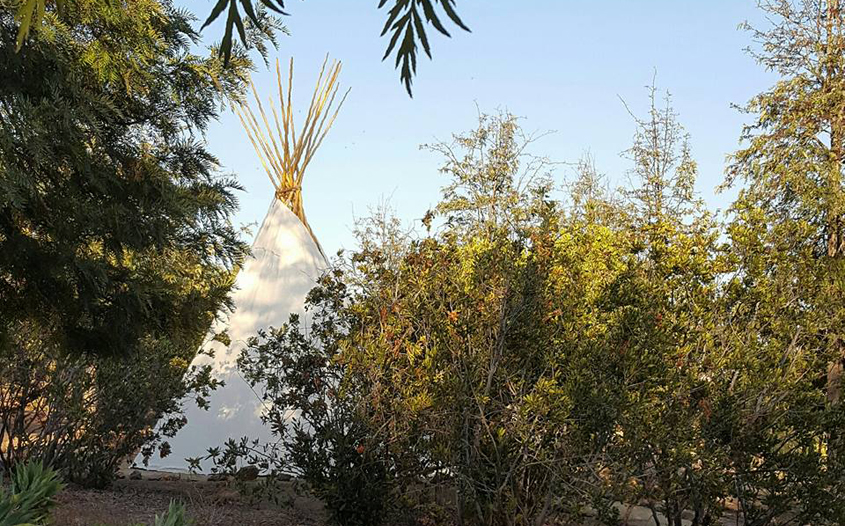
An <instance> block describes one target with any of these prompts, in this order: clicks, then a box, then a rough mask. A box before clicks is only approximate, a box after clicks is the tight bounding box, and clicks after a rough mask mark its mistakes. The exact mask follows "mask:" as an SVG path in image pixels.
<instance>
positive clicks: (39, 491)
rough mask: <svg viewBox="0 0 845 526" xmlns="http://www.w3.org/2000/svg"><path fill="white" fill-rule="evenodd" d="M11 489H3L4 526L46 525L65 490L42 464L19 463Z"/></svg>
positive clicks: (0, 513)
mask: <svg viewBox="0 0 845 526" xmlns="http://www.w3.org/2000/svg"><path fill="white" fill-rule="evenodd" d="M10 482H11V483H10V485H9V489H8V490H6V489H3V488H0V526H25V525H35V524H45V523H46V522H47V520H48V518H49V515H50V510H51V509H52V507H53V506H54V505H55V501H54V500H53V497H54V496H55V495H56V494H57V493H58V492H59V491H61V489H62V483H61V481H60V480H59V477H58V475H57V474H56V473H55V472H54V471H53V470H51V469H49V468H45V467H44V465H43V464H42V463H41V462H28V463H26V464H19V465H18V466H16V467H15V469H14V470H13V471H12V477H11V481H10Z"/></svg>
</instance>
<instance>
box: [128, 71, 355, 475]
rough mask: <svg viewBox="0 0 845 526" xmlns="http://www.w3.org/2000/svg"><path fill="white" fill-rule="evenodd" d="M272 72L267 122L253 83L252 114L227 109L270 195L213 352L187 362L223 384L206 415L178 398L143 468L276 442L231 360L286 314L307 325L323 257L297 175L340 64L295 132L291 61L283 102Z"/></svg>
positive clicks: (179, 464) (323, 78) (318, 134)
mask: <svg viewBox="0 0 845 526" xmlns="http://www.w3.org/2000/svg"><path fill="white" fill-rule="evenodd" d="M276 70H277V75H278V80H279V105H280V107H279V110H277V109H276V107H275V105H274V104H273V103H272V101H271V102H270V106H271V108H272V119H273V120H272V121H271V120H269V119H268V118H267V115H266V112H265V111H264V108H263V107H262V104H261V101H260V99H259V98H258V95H257V94H256V92H255V88H254V86H252V88H253V94H254V95H255V100H256V104H257V107H258V110H259V113H258V117H256V115H255V113H253V112H252V110H251V109H250V108H249V106H247V105H246V104H245V103H243V102H238V103H236V104H235V111H236V113H237V114H238V116H239V117H240V119H241V122H242V124H243V125H244V128H245V129H246V131H247V134H248V135H249V138H250V140H251V141H252V144H253V146H254V147H255V150H256V152H257V153H258V156H259V159H260V160H261V163H262V165H263V166H264V169H265V170H266V171H267V174H268V175H269V176H270V180H271V181H272V182H273V186H274V187H275V190H276V191H275V195H274V197H273V199H272V202H271V204H270V209H269V210H268V212H267V216H266V217H265V218H264V221H263V223H262V224H261V227H260V229H259V230H258V233H257V235H256V237H255V241H254V242H253V246H252V255H251V257H249V258H248V259H247V260H246V262H245V263H244V265H243V267H242V269H241V270H240V272H239V273H238V276H237V278H236V282H235V291H234V293H233V295H232V300H233V304H234V309H233V311H232V312H230V313H223V314H221V315H220V316H219V319H218V321H217V322H216V323H215V326H214V327H212V330H211V331H209V341H208V342H206V343H205V344H204V349H206V350H212V351H214V352H213V356H208V355H207V354H205V353H199V354H198V355H197V357H196V358H195V359H194V361H193V363H192V365H197V366H201V365H207V364H210V365H212V374H213V375H214V377H215V378H217V379H219V380H223V381H224V382H225V386H223V387H221V388H218V389H217V390H216V391H214V392H213V393H212V394H211V397H210V400H209V402H210V407H209V408H208V410H204V409H200V408H198V407H197V406H196V404H195V403H193V402H192V401H191V400H186V401H185V410H186V416H187V419H188V422H187V424H186V425H185V427H183V428H182V429H181V430H180V431H179V432H178V433H177V434H176V436H175V437H173V438H171V439H169V440H168V442H169V443H170V446H171V451H170V454H169V455H167V456H166V457H164V458H161V457H160V456H158V455H154V456H153V457H152V458H150V459H149V464H148V466H147V467H148V468H149V469H154V470H159V471H186V470H187V469H188V463H187V462H186V460H185V459H186V458H199V457H203V456H205V455H206V454H207V451H208V449H209V448H213V447H217V448H221V449H222V447H223V446H224V444H225V442H226V441H227V440H228V439H229V438H233V439H235V440H236V441H237V440H240V439H241V438H242V437H249V438H250V439H259V440H260V441H261V443H262V444H273V443H274V442H275V441H276V440H277V439H276V438H274V437H272V436H271V433H270V431H269V428H267V427H265V426H264V425H263V424H262V422H261V414H262V411H263V406H262V402H261V400H260V396H259V395H260V391H259V390H260V389H261V386H260V385H259V386H256V388H255V390H254V389H253V387H251V386H250V385H249V383H248V382H247V381H246V380H244V379H243V377H242V376H241V375H240V373H239V371H238V369H237V359H238V356H239V355H240V353H241V351H242V350H243V349H244V348H245V347H246V343H247V341H248V340H249V338H252V337H254V336H257V335H258V332H259V330H267V329H269V328H270V327H281V326H282V325H283V324H285V323H288V321H289V318H290V315H291V314H293V313H296V314H299V316H300V322H301V323H307V319H306V317H305V312H304V304H305V297H306V295H307V294H308V292H309V291H310V290H311V289H312V288H313V287H314V285H315V283H316V280H317V278H318V277H319V275H320V273H321V272H322V271H323V270H324V269H325V267H326V260H325V257H324V255H323V252H322V249H321V248H320V246H319V243H318V242H317V239H316V237H315V236H314V233H313V231H312V230H311V228H310V226H309V225H308V222H307V220H306V219H305V213H304V211H303V206H302V194H301V188H302V177H303V175H304V169H305V167H306V166H307V165H308V162H309V161H310V160H311V158H312V156H313V153H314V150H315V149H316V148H317V147H318V146H319V145H320V143H321V142H322V139H323V137H324V136H325V134H326V132H327V131H328V129H329V128H330V127H331V125H332V122H333V121H334V118H335V116H336V115H337V110H338V109H339V108H340V106H341V105H342V103H343V99H341V100H340V103H339V104H338V105H337V107H336V108H335V110H334V113H331V110H332V106H333V103H334V97H335V94H336V92H337V76H338V73H339V71H340V63H338V62H335V63H333V64H332V65H331V66H330V67H329V69H328V71H327V70H326V64H325V63H324V64H323V70H322V71H321V73H320V78H319V80H318V82H317V88H316V90H315V93H314V96H313V97H312V100H311V107H310V108H309V110H308V114H307V115H306V117H305V121H304V123H303V126H302V129H301V130H300V133H299V134H297V133H296V130H295V129H294V126H293V120H292V119H293V112H292V110H291V106H290V90H291V84H292V81H293V61H292V60H291V66H290V73H289V76H288V90H287V97H285V93H284V91H283V89H282V87H283V83H282V78H281V71H280V70H279V66H278V63H277V65H276ZM344 98H345V97H344ZM259 119H260V120H259ZM280 120H281V121H280ZM271 122H272V125H271ZM224 330H225V331H226V334H227V336H228V338H229V340H230V343H229V345H228V346H227V345H224V344H223V343H221V342H219V341H216V340H213V339H212V338H211V336H213V335H215V334H218V333H220V332H222V331H224ZM142 460H143V459H142V458H138V459H137V460H136V464H137V465H141V464H142ZM201 467H202V469H203V471H205V472H207V471H208V469H209V468H210V466H209V465H208V463H204V464H203V465H202V466H201Z"/></svg>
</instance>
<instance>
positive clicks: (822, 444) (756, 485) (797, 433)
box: [720, 0, 845, 524]
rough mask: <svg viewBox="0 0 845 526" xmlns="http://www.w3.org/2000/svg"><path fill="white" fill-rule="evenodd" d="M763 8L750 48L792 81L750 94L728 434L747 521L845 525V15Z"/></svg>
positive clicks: (735, 213) (820, 2)
mask: <svg viewBox="0 0 845 526" xmlns="http://www.w3.org/2000/svg"><path fill="white" fill-rule="evenodd" d="M761 7H762V8H763V10H764V11H765V12H766V14H767V15H768V18H769V19H770V20H771V22H772V26H771V27H769V28H767V29H764V30H758V29H753V28H751V27H748V29H749V30H750V31H751V32H752V34H753V35H754V37H755V40H756V41H757V42H758V44H759V47H758V48H757V49H756V50H754V51H752V53H753V54H754V56H755V57H756V58H757V60H758V61H759V63H760V64H761V65H763V66H765V67H766V68H767V69H769V70H772V71H774V72H776V73H777V74H779V75H780V77H781V79H780V80H779V81H778V82H776V83H775V85H774V86H773V87H772V88H771V89H769V90H767V91H765V92H763V93H761V94H760V95H758V96H756V97H754V98H753V99H752V100H751V101H750V103H749V104H748V105H747V107H746V110H747V111H748V113H749V114H751V115H753V116H754V120H753V122H752V123H751V124H749V125H748V126H746V127H745V129H744V133H743V134H742V139H743V141H744V147H743V149H741V150H740V151H738V152H737V153H736V154H735V155H734V156H733V159H732V164H731V166H730V168H729V173H728V178H727V181H726V184H727V185H731V184H735V183H736V182H738V181H743V182H745V183H746V184H745V185H744V186H743V187H742V188H741V190H740V192H739V196H738V198H737V200H736V201H735V203H734V204H733V206H732V208H731V213H732V219H731V223H730V225H729V228H728V233H729V235H730V239H731V244H732V248H733V254H734V258H735V263H736V272H735V275H734V277H733V279H732V280H731V281H730V282H729V283H728V285H727V288H726V298H725V299H726V305H727V308H728V309H729V317H728V318H727V320H726V323H725V326H724V329H725V332H724V334H723V337H724V338H725V343H726V347H725V353H726V354H727V355H729V356H731V360H732V361H733V365H732V366H731V367H730V369H731V373H730V374H731V375H732V379H731V381H730V383H729V387H728V389H727V391H726V392H725V393H724V398H723V400H722V409H721V410H720V411H721V414H720V418H723V420H724V430H723V431H722V438H723V439H724V440H725V441H727V442H728V443H730V444H731V448H732V458H733V460H734V461H735V462H736V464H735V466H734V467H733V469H732V471H733V473H734V477H735V483H734V486H735V488H736V489H737V495H736V496H737V497H738V499H739V501H740V502H741V504H742V511H743V513H744V514H745V516H746V520H747V521H749V522H748V523H750V524H767V523H768V521H772V520H775V518H776V517H778V516H779V515H781V514H784V513H789V514H795V515H796V520H800V521H801V522H803V523H813V524H841V522H842V520H843V519H845V508H843V506H842V504H841V498H838V497H836V495H841V492H842V483H843V471H842V467H843V466H842V465H841V454H834V453H836V452H837V451H838V450H841V448H842V442H841V441H842V438H841V436H840V432H839V431H838V428H841V426H842V423H843V412H842V404H840V403H839V399H840V392H841V382H842V359H843V336H845V334H843V328H845V295H844V294H843V292H845V287H843V285H845V237H844V236H845V230H843V226H845V225H843V214H844V213H845V188H843V179H842V167H843V162H845V157H843V155H845V149H843V148H845V53H844V52H845V26H843V23H844V22H845V13H843V11H842V6H841V4H840V1H839V0H804V1H801V2H790V1H786V0H770V1H766V2H763V3H761Z"/></svg>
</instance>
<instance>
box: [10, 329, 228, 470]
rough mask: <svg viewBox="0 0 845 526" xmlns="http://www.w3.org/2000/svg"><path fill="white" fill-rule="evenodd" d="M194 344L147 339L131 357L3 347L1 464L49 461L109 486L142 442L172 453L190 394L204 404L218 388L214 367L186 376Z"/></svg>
mask: <svg viewBox="0 0 845 526" xmlns="http://www.w3.org/2000/svg"><path fill="white" fill-rule="evenodd" d="M20 334H25V333H24V332H23V331H21V332H20V333H19V335H20ZM38 334H39V333H36V334H34V335H32V339H33V340H36V339H37V337H38ZM194 349H195V348H194V347H193V345H191V346H186V347H181V348H180V347H177V346H176V345H174V344H173V343H171V342H170V341H169V340H152V339H148V340H145V341H144V342H142V351H143V352H140V353H138V354H134V355H132V356H128V357H85V356H83V357H78V356H67V355H62V354H61V353H60V352H59V351H58V350H54V349H50V348H45V346H44V345H43V342H40V341H22V342H21V345H20V346H19V347H18V348H17V349H14V350H13V351H10V352H11V355H10V354H7V353H3V352H2V351H0V355H2V356H3V360H2V361H0V378H3V381H2V382H3V384H2V387H0V441H2V444H3V447H0V462H2V464H3V465H4V466H6V467H7V468H9V467H12V466H15V465H17V464H19V463H22V462H24V461H26V460H27V459H30V458H38V459H43V460H44V461H45V462H48V463H50V464H51V465H54V466H60V467H61V469H62V470H63V472H64V474H65V477H66V478H67V479H68V480H70V481H73V482H77V483H81V484H83V485H88V486H96V487H102V486H104V485H106V484H108V483H109V482H111V481H112V480H113V478H114V475H115V473H116V471H117V469H118V467H119V465H120V462H121V461H123V460H124V459H125V458H127V457H129V456H132V455H135V454H136V453H137V452H138V450H139V449H141V448H142V447H143V448H145V449H146V451H147V452H148V453H152V451H153V450H154V449H155V447H156V446H161V447H162V449H163V452H165V453H166V452H167V446H166V439H167V437H168V436H172V435H173V434H174V433H175V432H176V431H178V430H179V429H180V428H181V426H182V425H184V422H185V417H184V416H183V413H182V407H183V405H182V404H183V403H184V402H182V400H183V398H184V397H186V396H187V397H193V398H196V399H197V401H198V402H200V403H204V400H205V397H206V396H207V395H208V393H209V392H210V390H212V389H214V388H215V387H216V386H217V382H215V381H214V380H213V379H212V378H211V376H210V372H209V369H208V368H207V367H206V368H200V369H192V370H191V371H189V372H188V373H187V374H186V367H187V362H188V361H189V360H191V359H192V357H193V355H194V354H195V350H194ZM157 424H158V425H157ZM33 430H37V431H38V432H31V431H33Z"/></svg>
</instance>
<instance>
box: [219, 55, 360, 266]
mask: <svg viewBox="0 0 845 526" xmlns="http://www.w3.org/2000/svg"><path fill="white" fill-rule="evenodd" d="M341 67H342V64H341V62H340V61H337V60H332V61H331V64H329V57H328V55H326V58H325V60H324V61H323V66H322V68H321V69H320V76H319V77H318V78H317V86H316V88H315V89H314V93H313V95H312V96H311V104H310V105H309V107H308V113H307V115H306V116H305V121H304V122H303V123H302V128H301V129H300V131H299V133H297V130H296V127H295V125H294V120H293V105H292V103H291V95H292V92H293V57H291V59H290V63H289V66H288V75H287V91H285V88H284V84H285V82H284V79H283V77H282V70H281V67H280V66H279V60H278V59H276V83H277V85H278V89H279V108H278V110H277V109H276V104H274V103H273V99H272V98H269V99H268V101H269V104H270V111H271V113H272V115H273V120H272V125H271V122H270V120H269V119H268V118H267V112H266V111H265V110H264V105H263V104H262V103H261V98H260V97H259V96H258V92H257V91H256V89H255V83H253V81H252V78H250V80H249V85H250V89H251V90H252V95H253V97H254V98H255V104H256V106H257V108H258V116H256V113H255V112H254V111H253V110H252V108H250V107H249V105H248V104H247V103H246V102H245V101H243V100H238V101H235V102H234V104H233V105H232V106H233V109H234V111H235V113H236V114H237V115H238V118H239V119H240V121H241V124H243V127H244V129H245V130H246V133H247V135H248V136H249V140H250V141H251V142H252V146H253V147H254V148H255V152H256V153H257V154H258V158H259V159H260V161H261V165H262V166H263V167H264V170H265V171H266V172H267V175H268V176H269V177H270V181H271V182H272V183H273V187H274V188H275V189H276V198H277V199H279V200H280V201H282V202H283V203H285V205H287V207H288V208H289V209H290V210H291V211H292V212H293V213H294V214H295V215H296V216H297V217H298V218H299V220H300V221H302V224H303V225H305V228H306V229H308V233H309V234H311V238H312V239H313V240H314V243H316V244H317V248H318V249H319V250H320V253H323V248H322V246H321V245H320V242H319V241H318V240H317V237H316V236H315V235H314V232H313V230H311V226H310V225H309V224H308V220H307V219H306V217H305V209H304V208H303V205H302V179H303V176H304V175H305V169H306V168H307V167H308V163H310V162H311V158H312V157H313V156H314V153H315V152H316V151H317V149H318V148H319V147H320V144H322V142H323V139H324V138H325V137H326V134H327V133H328V131H329V129H330V128H331V126H332V124H333V123H334V120H335V117H337V114H338V112H339V111H340V107H341V106H342V105H343V102H344V101H345V100H346V96H347V95H348V94H349V90H346V92H345V93H344V94H343V96H342V97H341V98H340V100H339V101H338V103H337V105H335V100H336V97H337V94H338V88H339V85H338V76H339V75H340V70H341ZM258 117H260V120H259V118H258ZM323 255H324V256H325V254H323Z"/></svg>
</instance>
